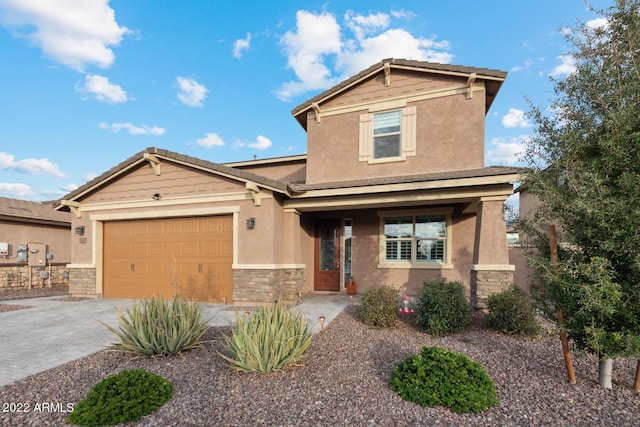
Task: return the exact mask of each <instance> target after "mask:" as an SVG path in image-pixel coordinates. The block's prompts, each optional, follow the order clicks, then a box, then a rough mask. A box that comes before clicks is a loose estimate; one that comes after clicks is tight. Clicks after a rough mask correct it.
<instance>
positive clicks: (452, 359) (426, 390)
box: [389, 347, 498, 413]
mask: <svg viewBox="0 0 640 427" xmlns="http://www.w3.org/2000/svg"><path fill="white" fill-rule="evenodd" d="M389 385H390V387H391V389H392V390H394V391H396V392H397V393H398V394H399V395H400V396H401V397H402V398H403V399H404V400H407V401H409V402H414V403H417V404H419V405H421V406H444V407H445V408H450V409H451V410H452V411H453V412H455V413H468V412H481V411H483V410H485V409H487V408H489V407H490V406H493V405H495V404H497V403H498V398H497V395H496V391H495V389H494V387H493V382H492V381H491V379H490V378H489V376H488V375H487V373H486V372H485V370H484V369H483V368H482V366H481V365H480V364H479V363H478V362H475V361H472V360H471V359H469V358H468V357H467V356H465V355H464V354H460V353H454V352H452V351H449V350H446V349H444V348H441V347H422V350H421V351H420V353H418V354H414V355H411V356H409V357H407V358H406V359H404V360H403V361H401V362H400V363H397V364H396V365H395V367H394V370H393V372H392V373H391V378H390V380H389Z"/></svg>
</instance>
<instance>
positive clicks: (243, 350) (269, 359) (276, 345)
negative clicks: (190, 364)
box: [219, 302, 313, 372]
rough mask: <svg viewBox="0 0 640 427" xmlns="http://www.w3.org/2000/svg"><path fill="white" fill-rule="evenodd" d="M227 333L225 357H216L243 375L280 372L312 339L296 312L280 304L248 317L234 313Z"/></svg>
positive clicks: (299, 355)
mask: <svg viewBox="0 0 640 427" xmlns="http://www.w3.org/2000/svg"><path fill="white" fill-rule="evenodd" d="M231 332H232V334H231V336H225V337H224V338H225V344H226V345H225V347H226V348H225V349H226V352H227V354H222V353H219V354H220V356H221V357H222V358H224V359H225V360H226V361H227V362H229V366H230V367H231V368H233V369H236V370H239V371H245V372H272V371H279V370H283V369H285V368H286V367H287V366H289V365H291V364H292V363H296V362H298V361H300V360H301V359H302V358H303V356H304V352H305V351H306V350H307V348H308V347H309V345H310V344H311V341H312V339H313V334H312V332H311V329H310V328H309V326H308V324H307V322H306V320H305V319H304V317H303V316H302V314H301V313H300V311H299V310H290V309H287V308H286V307H285V306H284V305H283V304H282V303H280V302H278V303H276V304H273V305H268V306H265V307H261V308H259V309H258V310H256V311H254V312H253V313H252V314H251V315H249V316H243V315H240V314H236V321H235V324H234V325H232V328H231Z"/></svg>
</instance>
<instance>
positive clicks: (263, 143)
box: [233, 135, 272, 150]
mask: <svg viewBox="0 0 640 427" xmlns="http://www.w3.org/2000/svg"><path fill="white" fill-rule="evenodd" d="M233 145H234V146H235V147H236V148H243V147H250V148H255V149H256V150H266V149H267V148H270V147H271V145H272V144H271V140H270V139H269V138H267V137H266V136H262V135H258V137H257V138H256V142H243V141H236V142H234V144H233Z"/></svg>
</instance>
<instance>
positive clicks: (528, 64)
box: [511, 59, 534, 72]
mask: <svg viewBox="0 0 640 427" xmlns="http://www.w3.org/2000/svg"><path fill="white" fill-rule="evenodd" d="M533 64H534V61H533V59H527V60H526V61H524V64H522V65H516V66H515V67H513V68H511V71H513V72H517V71H522V70H526V69H527V68H530V67H531V66H532V65H533Z"/></svg>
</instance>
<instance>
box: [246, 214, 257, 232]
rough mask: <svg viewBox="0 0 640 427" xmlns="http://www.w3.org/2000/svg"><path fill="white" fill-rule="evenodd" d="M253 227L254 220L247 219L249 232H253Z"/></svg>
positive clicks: (252, 218)
mask: <svg viewBox="0 0 640 427" xmlns="http://www.w3.org/2000/svg"><path fill="white" fill-rule="evenodd" d="M255 226H256V219H255V218H254V217H251V218H249V219H247V228H248V229H249V230H253V228H254V227H255Z"/></svg>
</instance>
